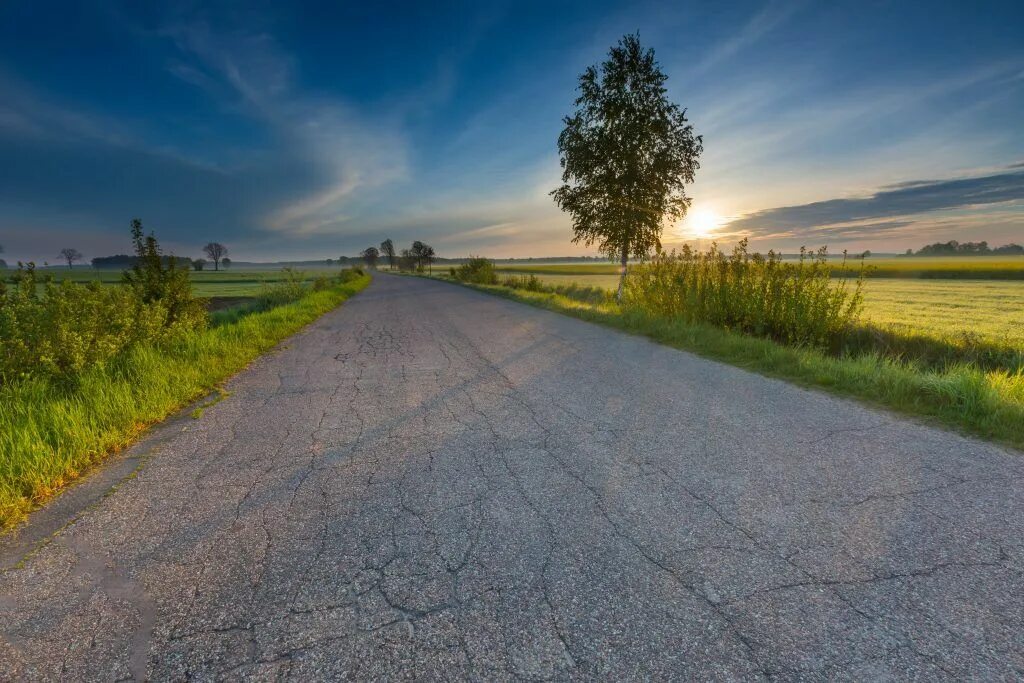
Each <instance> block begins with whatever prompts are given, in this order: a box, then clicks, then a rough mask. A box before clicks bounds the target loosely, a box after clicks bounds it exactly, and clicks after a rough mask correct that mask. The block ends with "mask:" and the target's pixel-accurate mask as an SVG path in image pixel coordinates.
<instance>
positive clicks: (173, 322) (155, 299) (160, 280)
mask: <svg viewBox="0 0 1024 683" xmlns="http://www.w3.org/2000/svg"><path fill="white" fill-rule="evenodd" d="M132 245H133V246H134V247H135V263H134V264H132V267H131V268H130V269H129V270H127V271H125V273H124V283H125V284H126V285H128V287H130V288H131V289H132V291H133V292H134V293H135V297H136V298H137V299H138V300H139V301H140V302H142V303H144V304H157V305H159V306H161V307H162V308H163V309H164V311H165V327H167V328H169V329H175V328H179V327H180V328H182V329H194V328H197V327H202V326H204V325H206V307H205V306H204V303H203V301H202V299H197V298H196V297H194V296H193V295H192V282H191V281H190V280H189V277H188V269H187V268H185V267H182V266H181V265H180V262H179V261H178V259H176V258H174V257H173V256H172V257H171V258H168V259H165V258H163V256H162V255H161V250H160V243H159V242H157V239H156V237H155V236H154V235H153V233H150V234H149V235H144V234H143V230H142V221H140V220H139V219H138V218H136V219H134V220H132Z"/></svg>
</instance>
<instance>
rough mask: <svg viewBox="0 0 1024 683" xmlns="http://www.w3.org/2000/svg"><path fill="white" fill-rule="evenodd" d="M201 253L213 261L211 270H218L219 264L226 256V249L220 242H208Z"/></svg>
mask: <svg viewBox="0 0 1024 683" xmlns="http://www.w3.org/2000/svg"><path fill="white" fill-rule="evenodd" d="M203 253H204V254H206V255H207V256H209V257H210V260H211V261H213V269H214V270H220V264H221V262H222V261H223V260H224V259H225V258H226V257H227V255H228V248H227V247H225V246H224V245H223V244H221V243H220V242H209V243H208V244H207V245H206V246H205V247H203ZM229 263H230V261H229Z"/></svg>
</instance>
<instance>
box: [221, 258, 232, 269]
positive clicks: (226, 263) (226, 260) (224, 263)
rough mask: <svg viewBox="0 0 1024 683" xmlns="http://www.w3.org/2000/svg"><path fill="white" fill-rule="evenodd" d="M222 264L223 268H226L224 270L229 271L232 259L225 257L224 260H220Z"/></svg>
mask: <svg viewBox="0 0 1024 683" xmlns="http://www.w3.org/2000/svg"><path fill="white" fill-rule="evenodd" d="M220 264H221V265H222V266H224V270H227V269H228V268H230V267H231V259H229V258H228V257H227V256H225V257H224V258H222V259H221V260H220Z"/></svg>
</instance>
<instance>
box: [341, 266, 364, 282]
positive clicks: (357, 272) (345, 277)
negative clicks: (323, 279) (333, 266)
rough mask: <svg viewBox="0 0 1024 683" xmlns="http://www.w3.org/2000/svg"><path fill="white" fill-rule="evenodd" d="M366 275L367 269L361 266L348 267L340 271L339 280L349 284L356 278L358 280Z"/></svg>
mask: <svg viewBox="0 0 1024 683" xmlns="http://www.w3.org/2000/svg"><path fill="white" fill-rule="evenodd" d="M364 275H366V271H365V270H363V269H362V268H360V267H359V266H354V267H352V268H346V269H344V270H342V271H341V272H340V273H338V282H339V283H341V284H343V285H345V284H348V283H349V282H354V281H355V280H358V279H359V278H361V277H363V276H364Z"/></svg>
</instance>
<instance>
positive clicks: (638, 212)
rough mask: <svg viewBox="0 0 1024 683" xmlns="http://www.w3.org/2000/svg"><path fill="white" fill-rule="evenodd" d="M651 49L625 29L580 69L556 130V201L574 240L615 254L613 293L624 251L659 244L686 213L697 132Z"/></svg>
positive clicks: (635, 252) (640, 253)
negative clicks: (604, 55)
mask: <svg viewBox="0 0 1024 683" xmlns="http://www.w3.org/2000/svg"><path fill="white" fill-rule="evenodd" d="M667 79H668V76H666V75H665V73H664V72H662V70H661V67H660V66H659V65H658V62H657V61H655V59H654V51H653V50H650V49H644V48H643V47H642V46H641V45H640V39H639V37H638V36H636V35H627V36H625V37H623V38H622V40H620V41H619V43H618V45H617V46H615V47H613V48H612V49H611V50H610V51H609V53H608V59H607V60H605V61H604V62H603V63H602V64H601V65H600V70H599V69H598V67H596V66H591V67H589V68H587V70H586V71H584V72H583V74H582V75H581V76H580V79H579V91H580V95H579V97H577V98H576V101H575V105H576V111H575V112H574V113H573V114H572V115H571V116H567V117H565V118H564V119H563V121H564V123H565V129H564V130H563V131H562V133H561V135H559V136H558V151H559V153H560V162H561V165H562V182H563V184H562V186H561V187H559V188H557V189H555V190H554V191H552V193H551V194H552V195H553V196H554V198H555V202H556V203H557V204H558V206H559V207H560V208H561V209H562V210H563V211H566V212H568V213H569V214H571V215H572V220H573V231H574V233H575V235H574V237H573V240H572V241H573V242H583V243H584V244H585V245H587V246H590V245H591V244H594V243H595V242H597V244H598V248H599V249H600V250H601V252H602V253H603V254H605V255H606V256H608V257H609V258H611V259H616V258H618V259H619V262H620V263H621V266H622V268H621V275H620V277H619V290H618V297H619V299H621V298H622V288H623V283H624V282H625V277H626V268H627V267H628V262H629V257H630V256H635V257H640V258H643V257H645V256H647V255H648V254H649V253H650V252H651V250H660V248H661V231H662V226H663V225H664V223H665V221H666V220H670V221H678V220H680V219H681V218H683V217H684V216H685V215H686V210H687V209H688V208H689V206H690V202H691V199H690V198H689V197H687V196H686V191H685V188H686V185H687V183H692V182H693V180H694V177H695V175H696V172H697V169H698V168H700V163H699V158H700V154H701V152H702V151H703V139H702V137H701V136H699V135H694V134H693V126H692V125H690V124H689V122H688V121H687V118H686V110H685V109H680V107H679V105H677V104H675V103H673V102H671V101H669V99H668V97H667V96H666V90H665V81H666V80H667Z"/></svg>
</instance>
